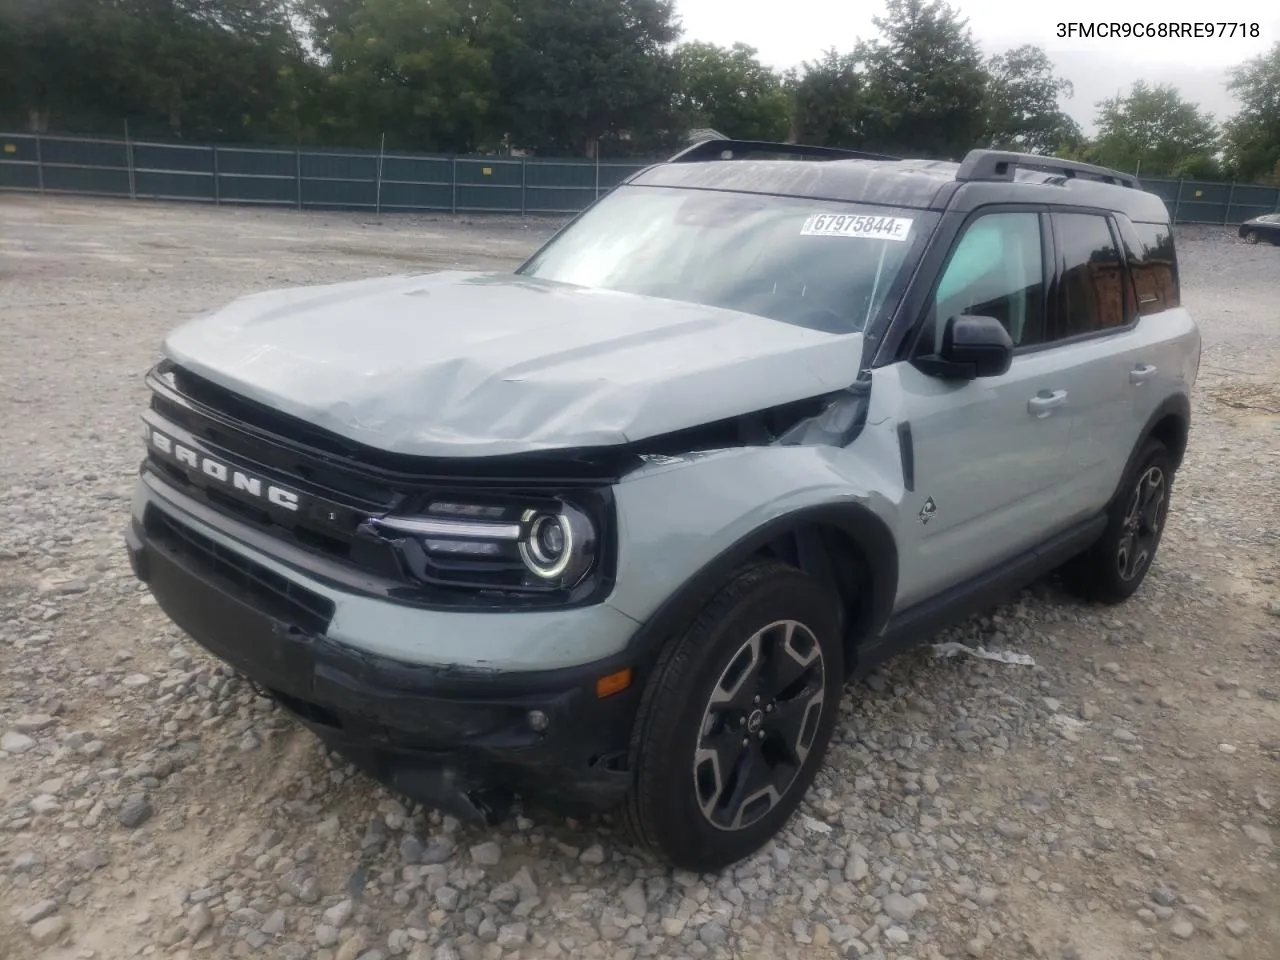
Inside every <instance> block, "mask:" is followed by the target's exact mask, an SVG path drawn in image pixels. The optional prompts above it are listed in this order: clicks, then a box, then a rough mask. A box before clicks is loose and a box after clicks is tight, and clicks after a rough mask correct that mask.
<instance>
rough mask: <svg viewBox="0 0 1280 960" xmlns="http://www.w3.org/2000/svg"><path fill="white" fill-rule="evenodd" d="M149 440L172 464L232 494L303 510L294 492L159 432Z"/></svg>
mask: <svg viewBox="0 0 1280 960" xmlns="http://www.w3.org/2000/svg"><path fill="white" fill-rule="evenodd" d="M147 436H148V439H149V440H150V445H151V446H152V447H153V448H154V449H155V450H157V451H159V452H160V453H162V454H164V455H165V456H166V457H167V458H169V459H170V460H173V461H176V462H177V463H179V464H181V465H184V466H187V467H189V468H191V469H192V470H196V471H199V472H200V473H202V474H204V475H205V476H206V477H209V478H210V479H211V480H216V481H218V483H221V484H223V485H225V486H228V487H230V488H231V489H232V490H235V491H238V492H240V493H245V494H248V495H249V496H250V497H254V498H255V499H258V500H262V499H265V500H266V501H267V502H268V503H271V504H273V505H275V506H277V507H279V508H280V509H282V510H293V511H296V510H297V509H298V507H299V500H300V497H299V496H298V494H297V493H295V492H294V491H292V490H288V489H286V488H284V487H277V486H276V485H275V484H272V483H267V482H265V481H264V480H262V478H260V477H255V476H252V475H250V474H247V473H245V472H244V471H243V470H237V469H236V468H235V467H232V466H229V465H227V464H225V463H223V462H222V461H220V460H215V459H213V458H212V457H209V456H205V455H204V454H202V453H200V452H199V451H197V450H192V449H191V448H190V447H187V446H184V445H183V444H181V443H179V442H178V441H177V440H174V439H173V438H172V437H169V436H166V435H165V434H163V433H161V432H160V431H159V430H156V429H155V428H149V429H148V431H147Z"/></svg>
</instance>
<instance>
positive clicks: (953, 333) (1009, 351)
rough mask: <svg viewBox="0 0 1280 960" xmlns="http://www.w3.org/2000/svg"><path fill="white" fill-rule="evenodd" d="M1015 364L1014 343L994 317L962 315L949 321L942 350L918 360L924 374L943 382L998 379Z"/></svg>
mask: <svg viewBox="0 0 1280 960" xmlns="http://www.w3.org/2000/svg"><path fill="white" fill-rule="evenodd" d="M1011 363H1013V340H1012V339H1010V337H1009V331H1008V330H1006V329H1005V328H1004V324H1002V323H1001V322H1000V321H999V320H997V319H996V318H995V317H977V316H970V315H968V314H962V315H960V316H957V317H952V318H951V319H949V320H948V321H947V325H946V327H944V328H943V331H942V346H941V349H940V350H939V351H938V352H937V353H935V354H930V355H928V356H924V357H919V358H918V359H917V360H916V366H917V367H918V368H919V369H920V371H921V372H922V373H927V374H929V375H930V376H934V377H941V378H942V379H944V380H973V379H975V378H977V377H998V376H1001V375H1003V374H1005V373H1007V372H1008V370H1009V365H1010V364H1011Z"/></svg>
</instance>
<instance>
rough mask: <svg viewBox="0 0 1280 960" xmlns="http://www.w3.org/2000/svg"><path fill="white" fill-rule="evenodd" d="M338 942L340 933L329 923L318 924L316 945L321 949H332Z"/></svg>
mask: <svg viewBox="0 0 1280 960" xmlns="http://www.w3.org/2000/svg"><path fill="white" fill-rule="evenodd" d="M337 942H338V931H337V930H336V929H335V928H334V927H332V926H330V925H329V924H327V923H318V924H316V943H317V944H318V945H319V946H321V947H332V946H333V945H334V944H335V943H337Z"/></svg>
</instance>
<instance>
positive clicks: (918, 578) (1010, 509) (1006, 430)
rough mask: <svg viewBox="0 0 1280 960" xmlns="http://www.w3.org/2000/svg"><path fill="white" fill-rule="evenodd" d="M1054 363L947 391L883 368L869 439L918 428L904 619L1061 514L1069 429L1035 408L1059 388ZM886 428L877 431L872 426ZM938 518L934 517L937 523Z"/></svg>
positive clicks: (900, 522) (1022, 366)
mask: <svg viewBox="0 0 1280 960" xmlns="http://www.w3.org/2000/svg"><path fill="white" fill-rule="evenodd" d="M1057 373H1058V370H1057V366H1056V361H1055V360H1054V358H1053V357H1050V356H1048V355H1047V354H1041V355H1032V356H1027V357H1019V358H1017V359H1015V360H1014V362H1013V364H1012V366H1011V367H1010V369H1009V372H1008V373H1006V374H1005V375H1004V376H1002V377H991V378H985V379H979V380H973V381H970V382H959V383H956V382H947V381H943V380H939V379H936V378H934V377H930V376H927V375H926V374H924V373H921V372H920V371H919V370H917V369H916V368H915V367H913V366H911V365H910V364H908V363H906V362H901V363H896V364H891V365H889V366H887V367H881V368H879V369H877V370H876V371H875V373H874V375H873V379H872V390H871V407H870V411H869V413H868V419H869V420H871V421H872V422H873V425H869V426H868V427H867V430H868V431H869V432H884V433H886V434H888V435H893V434H894V433H895V432H896V430H897V425H898V424H899V423H904V422H905V423H909V424H910V426H911V442H912V444H913V447H914V456H913V459H914V474H915V483H914V486H915V489H914V491H912V492H911V493H910V494H908V495H907V497H906V498H905V499H904V500H903V502H902V504H901V506H900V513H899V515H898V518H897V524H896V529H897V531H898V533H899V538H900V539H899V554H900V557H901V571H900V574H899V579H898V594H897V599H896V603H895V609H898V610H901V609H903V608H904V607H908V606H910V605H912V604H914V603H917V602H919V601H922V600H924V599H927V598H928V597H930V596H931V595H933V594H936V593H938V592H940V591H942V590H945V589H946V588H948V587H950V586H953V585H955V584H957V583H960V582H962V581H964V580H967V579H969V578H971V577H973V576H974V575H976V574H978V573H980V572H981V571H983V570H985V569H987V568H989V567H991V566H993V565H994V564H996V563H998V562H1000V561H1001V560H1003V559H1005V558H1008V557H1010V556H1013V555H1014V554H1017V553H1019V552H1020V551H1022V550H1025V549H1027V548H1028V547H1030V546H1032V545H1033V544H1034V543H1035V542H1036V541H1038V540H1041V539H1044V538H1045V537H1047V536H1049V535H1050V534H1052V533H1054V532H1055V531H1056V530H1057V529H1058V528H1060V527H1061V526H1062V525H1064V524H1065V523H1066V522H1067V520H1068V519H1069V518H1068V517H1067V516H1065V515H1064V512H1063V511H1062V509H1061V491H1060V485H1061V479H1062V470H1061V467H1062V462H1063V459H1064V457H1065V455H1066V450H1067V444H1068V440H1069V435H1070V427H1071V421H1070V420H1069V419H1068V418H1067V417H1065V416H1062V412H1061V410H1051V411H1048V412H1047V414H1045V415H1037V414H1036V413H1033V412H1032V411H1031V410H1030V409H1029V407H1028V401H1029V400H1030V399H1031V398H1032V397H1033V396H1034V395H1035V394H1036V393H1037V392H1038V391H1039V390H1041V389H1045V388H1048V387H1050V386H1052V385H1054V384H1056V382H1057V381H1056V380H1054V377H1055V376H1056V375H1057ZM875 421H880V422H878V423H877V422H875ZM930 514H931V515H930Z"/></svg>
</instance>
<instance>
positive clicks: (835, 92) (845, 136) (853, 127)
mask: <svg viewBox="0 0 1280 960" xmlns="http://www.w3.org/2000/svg"><path fill="white" fill-rule="evenodd" d="M788 86H789V88H790V90H791V103H792V115H791V136H792V138H793V139H794V140H796V141H798V142H800V143H809V144H814V145H816V146H821V147H857V146H861V145H862V142H863V130H862V123H863V117H862V115H861V113H860V112H859V108H860V106H861V92H862V78H861V76H860V75H859V54H858V53H856V52H855V53H843V54H842V53H837V52H836V51H835V49H828V50H826V51H825V52H824V53H823V54H822V56H821V57H820V58H818V59H817V60H815V61H812V62H810V61H806V62H805V63H804V64H803V66H802V67H801V69H800V70H799V71H792V72H791V73H790V75H789V76H788Z"/></svg>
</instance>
